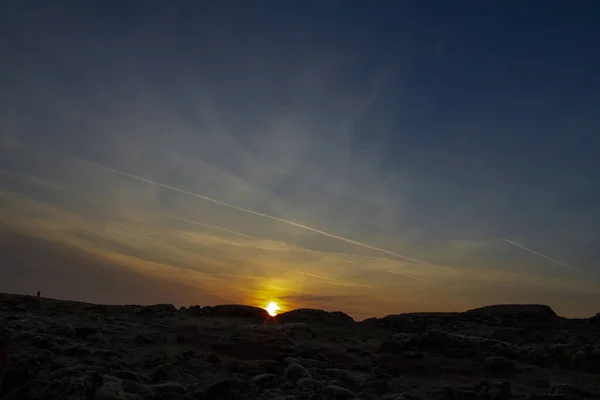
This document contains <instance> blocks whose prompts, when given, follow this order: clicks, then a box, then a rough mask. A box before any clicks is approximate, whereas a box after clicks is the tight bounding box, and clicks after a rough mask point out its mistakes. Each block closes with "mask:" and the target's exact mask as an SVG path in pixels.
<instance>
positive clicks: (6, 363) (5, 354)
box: [0, 326, 9, 394]
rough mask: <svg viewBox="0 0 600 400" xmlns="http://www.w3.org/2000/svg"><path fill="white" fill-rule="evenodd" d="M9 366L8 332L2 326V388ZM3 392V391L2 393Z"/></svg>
mask: <svg viewBox="0 0 600 400" xmlns="http://www.w3.org/2000/svg"><path fill="white" fill-rule="evenodd" d="M8 366H9V354H8V334H7V333H6V330H5V329H4V327H3V326H0V388H1V387H2V380H3V378H4V375H5V374H6V371H8ZM0 394H1V393H0Z"/></svg>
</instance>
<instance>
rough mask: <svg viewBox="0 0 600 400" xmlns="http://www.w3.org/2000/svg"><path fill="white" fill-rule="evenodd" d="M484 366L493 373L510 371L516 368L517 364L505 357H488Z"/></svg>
mask: <svg viewBox="0 0 600 400" xmlns="http://www.w3.org/2000/svg"><path fill="white" fill-rule="evenodd" d="M484 364H485V367H486V368H487V369H489V370H491V371H509V370H512V369H514V368H515V363H514V362H513V361H512V360H509V359H508V358H504V357H486V358H485V360H484Z"/></svg>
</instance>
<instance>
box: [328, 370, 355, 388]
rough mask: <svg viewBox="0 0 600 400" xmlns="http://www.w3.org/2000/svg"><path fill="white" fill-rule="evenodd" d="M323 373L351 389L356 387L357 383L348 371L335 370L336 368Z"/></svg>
mask: <svg viewBox="0 0 600 400" xmlns="http://www.w3.org/2000/svg"><path fill="white" fill-rule="evenodd" d="M323 373H324V374H325V375H327V376H329V377H332V378H337V379H339V380H340V381H342V382H343V383H345V384H347V385H350V386H353V387H356V386H358V382H357V380H356V378H354V376H352V374H351V373H350V371H346V370H343V369H337V368H329V369H326V370H324V371H323Z"/></svg>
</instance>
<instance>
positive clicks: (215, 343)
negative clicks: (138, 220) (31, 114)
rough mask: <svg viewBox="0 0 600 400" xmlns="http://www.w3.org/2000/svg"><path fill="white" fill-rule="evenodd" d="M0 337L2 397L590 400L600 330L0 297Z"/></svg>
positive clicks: (517, 316)
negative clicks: (1, 337) (1, 333)
mask: <svg viewBox="0 0 600 400" xmlns="http://www.w3.org/2000/svg"><path fill="white" fill-rule="evenodd" d="M4 300H7V301H4ZM532 315H533V316H532ZM535 315H539V317H536V316H535ZM282 316H283V318H281V317H282ZM525 316H527V317H525ZM382 320H383V321H385V322H382ZM531 321H534V322H535V321H537V322H535V323H531ZM540 321H541V323H540ZM506 323H509V324H514V325H511V326H505V325H503V324H506ZM0 326H4V327H6V335H5V338H10V350H11V354H10V364H8V365H7V364H6V363H3V361H2V360H4V359H5V358H2V356H1V355H2V354H6V352H5V351H3V350H2V349H6V346H3V343H6V342H5V341H0V367H2V366H4V369H5V370H6V374H5V375H4V379H3V382H2V384H1V386H0V387H1V389H0V390H1V393H0V398H2V400H46V399H48V400H54V399H71V400H75V399H82V400H83V399H85V400H146V399H148V400H150V399H152V400H199V399H202V400H223V399H228V400H253V399H264V400H267V399H270V400H271V399H272V400H319V399H321V400H332V399H364V400H368V399H387V400H425V399H430V400H513V399H523V400H585V399H597V398H598V395H599V394H600V379H598V377H600V338H599V337H598V328H597V326H596V325H594V324H593V323H592V320H591V319H581V320H569V319H566V318H559V317H554V316H552V313H551V312H548V310H546V309H544V308H543V307H537V306H535V307H533V308H532V307H529V306H509V307H508V306H498V307H488V308H483V309H479V310H471V311H469V312H465V313H411V314H401V315H395V316H389V317H386V318H382V319H381V320H376V319H375V320H370V321H368V322H363V323H354V322H352V320H351V318H350V317H348V316H346V315H345V314H343V313H328V312H325V311H322V310H299V311H297V312H290V313H285V314H282V315H281V316H279V317H277V318H266V312H265V311H264V310H262V309H259V308H256V307H248V306H239V305H225V306H215V307H199V306H196V307H194V306H192V307H189V308H185V309H181V310H175V311H174V310H173V308H172V307H170V306H169V305H157V306H139V305H136V306H123V307H121V308H119V307H118V306H110V307H103V306H94V305H89V304H83V303H76V302H65V301H56V300H51V299H43V298H42V299H37V298H35V297H33V300H26V301H25V300H23V299H22V298H20V297H11V296H8V295H2V294H0ZM547 327H551V328H552V329H547Z"/></svg>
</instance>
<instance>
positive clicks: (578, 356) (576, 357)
mask: <svg viewBox="0 0 600 400" xmlns="http://www.w3.org/2000/svg"><path fill="white" fill-rule="evenodd" d="M586 361H587V355H586V354H585V352H583V351H578V352H577V353H575V354H573V355H572V356H571V363H573V365H576V366H582V365H584V364H585V362H586Z"/></svg>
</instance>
